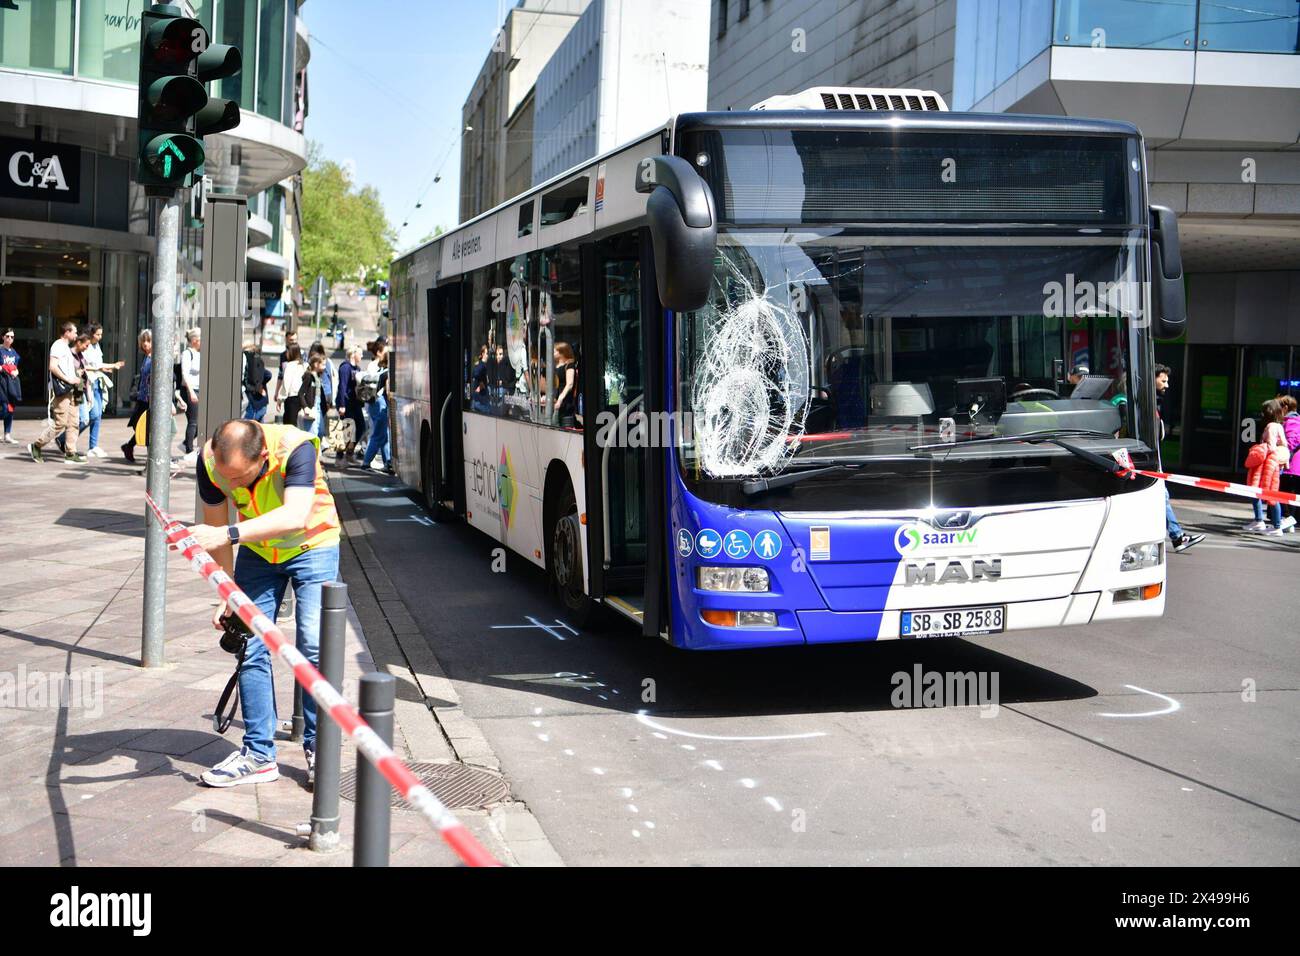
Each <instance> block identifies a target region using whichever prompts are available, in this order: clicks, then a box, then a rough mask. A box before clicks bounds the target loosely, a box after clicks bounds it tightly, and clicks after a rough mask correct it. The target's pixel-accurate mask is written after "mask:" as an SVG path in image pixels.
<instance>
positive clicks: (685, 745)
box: [677, 744, 695, 750]
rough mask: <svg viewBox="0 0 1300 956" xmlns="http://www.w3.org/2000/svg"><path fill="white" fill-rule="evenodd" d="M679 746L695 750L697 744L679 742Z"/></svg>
mask: <svg viewBox="0 0 1300 956" xmlns="http://www.w3.org/2000/svg"><path fill="white" fill-rule="evenodd" d="M677 746H679V747H681V748H682V749H683V750H694V749H695V744H678V745H677Z"/></svg>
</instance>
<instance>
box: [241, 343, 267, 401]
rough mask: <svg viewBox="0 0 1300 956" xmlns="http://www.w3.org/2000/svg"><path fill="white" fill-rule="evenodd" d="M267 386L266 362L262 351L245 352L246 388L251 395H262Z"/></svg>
mask: <svg viewBox="0 0 1300 956" xmlns="http://www.w3.org/2000/svg"><path fill="white" fill-rule="evenodd" d="M265 387H266V363H265V362H263V361H262V355H261V353H260V352H245V353H244V390H245V391H246V392H248V394H249V395H260V394H261V392H262V389H263V388H265Z"/></svg>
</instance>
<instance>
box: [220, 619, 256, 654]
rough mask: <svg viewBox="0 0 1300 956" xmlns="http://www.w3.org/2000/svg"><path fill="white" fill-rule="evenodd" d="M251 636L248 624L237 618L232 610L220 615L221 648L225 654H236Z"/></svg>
mask: <svg viewBox="0 0 1300 956" xmlns="http://www.w3.org/2000/svg"><path fill="white" fill-rule="evenodd" d="M252 636H253V632H252V631H251V630H249V628H248V625H247V624H245V623H244V622H243V621H241V620H240V619H239V615H237V614H235V613H234V612H233V611H230V612H227V613H226V614H223V615H222V616H221V649H222V650H223V651H225V652H226V653H227V654H238V653H240V652H241V651H242V650H243V649H244V644H245V643H247V641H248V639H249V638H250V637H252Z"/></svg>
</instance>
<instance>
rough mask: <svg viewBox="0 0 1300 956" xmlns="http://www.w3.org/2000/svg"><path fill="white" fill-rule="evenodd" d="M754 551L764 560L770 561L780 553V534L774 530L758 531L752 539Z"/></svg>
mask: <svg viewBox="0 0 1300 956" xmlns="http://www.w3.org/2000/svg"><path fill="white" fill-rule="evenodd" d="M754 553H755V554H757V555H758V556H759V557H760V558H762V559H763V560H764V561H771V560H772V559H773V558H775V557H776V556H777V555H778V554H780V553H781V536H780V535H779V534H777V533H776V532H775V531H760V532H759V533H758V537H757V538H755V539H754Z"/></svg>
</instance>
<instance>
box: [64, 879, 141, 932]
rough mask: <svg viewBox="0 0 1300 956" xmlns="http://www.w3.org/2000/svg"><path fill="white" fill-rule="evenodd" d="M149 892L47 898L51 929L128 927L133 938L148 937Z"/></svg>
mask: <svg viewBox="0 0 1300 956" xmlns="http://www.w3.org/2000/svg"><path fill="white" fill-rule="evenodd" d="M152 914H153V895H152V894H150V893H82V892H81V888H80V887H78V886H74V887H72V890H71V892H68V893H55V894H54V895H53V896H51V897H50V925H51V926H65V927H77V926H129V927H130V928H131V934H132V935H133V936H148V935H149V931H150V929H151V928H152V926H153V917H152Z"/></svg>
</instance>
